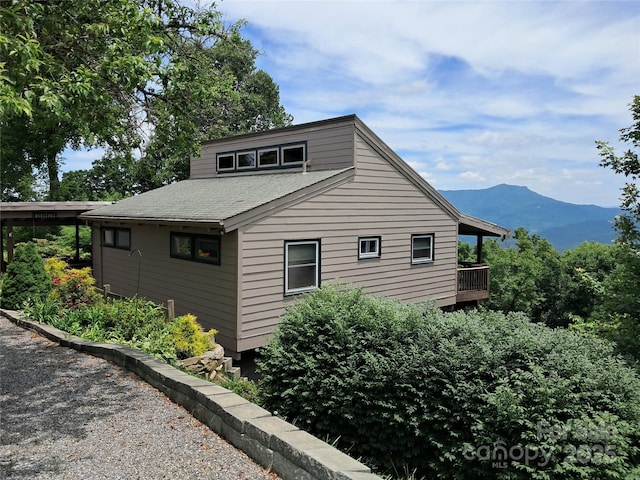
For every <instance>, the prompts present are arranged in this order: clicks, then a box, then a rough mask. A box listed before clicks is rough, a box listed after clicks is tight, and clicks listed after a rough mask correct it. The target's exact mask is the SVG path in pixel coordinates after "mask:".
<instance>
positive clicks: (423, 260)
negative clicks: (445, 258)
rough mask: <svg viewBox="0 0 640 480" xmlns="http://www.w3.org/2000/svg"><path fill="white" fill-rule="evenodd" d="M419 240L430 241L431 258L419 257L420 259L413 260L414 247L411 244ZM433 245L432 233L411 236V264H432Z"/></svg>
mask: <svg viewBox="0 0 640 480" xmlns="http://www.w3.org/2000/svg"><path fill="white" fill-rule="evenodd" d="M419 238H429V239H430V240H431V249H430V250H431V256H430V257H428V258H427V257H420V258H415V257H414V251H415V249H414V245H413V242H414V240H415V239H419ZM434 244H435V235H434V234H433V233H428V234H424V235H411V264H412V265H418V264H421V263H433V257H434V255H433V251H434Z"/></svg>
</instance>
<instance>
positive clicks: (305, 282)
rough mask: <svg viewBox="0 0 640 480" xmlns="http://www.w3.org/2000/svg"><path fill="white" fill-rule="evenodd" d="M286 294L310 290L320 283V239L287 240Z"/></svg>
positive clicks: (285, 247)
mask: <svg viewBox="0 0 640 480" xmlns="http://www.w3.org/2000/svg"><path fill="white" fill-rule="evenodd" d="M284 256H285V260H284V262H285V274H284V276H285V280H284V283H285V288H284V291H285V294H292V293H300V292H306V291H309V290H311V289H313V288H315V287H318V286H319V285H320V241H319V240H309V241H300V242H285V244H284Z"/></svg>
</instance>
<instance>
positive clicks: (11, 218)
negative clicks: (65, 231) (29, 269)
mask: <svg viewBox="0 0 640 480" xmlns="http://www.w3.org/2000/svg"><path fill="white" fill-rule="evenodd" d="M109 204H110V202H0V225H1V227H2V229H1V231H0V232H1V233H0V237H2V238H0V240H1V241H0V259H2V262H1V266H0V268H1V271H3V272H4V271H6V268H7V265H8V264H9V263H11V260H12V259H13V249H14V241H13V228H14V227H56V226H61V225H75V227H76V253H75V261H79V260H80V233H79V227H80V226H81V225H82V224H83V222H82V221H80V220H78V215H80V214H81V213H84V212H88V211H90V210H94V209H96V208H99V207H103V206H105V205H109ZM5 227H6V228H5ZM5 232H6V233H5ZM5 235H6V237H5ZM5 241H6V249H7V261H6V262H5V261H4V248H5Z"/></svg>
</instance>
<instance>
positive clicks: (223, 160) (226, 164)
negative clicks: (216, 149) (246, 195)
mask: <svg viewBox="0 0 640 480" xmlns="http://www.w3.org/2000/svg"><path fill="white" fill-rule="evenodd" d="M217 158H218V171H225V170H235V168H236V162H235V160H236V158H235V154H233V153H223V154H220V155H218V157H217Z"/></svg>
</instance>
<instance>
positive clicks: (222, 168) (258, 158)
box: [216, 142, 307, 173]
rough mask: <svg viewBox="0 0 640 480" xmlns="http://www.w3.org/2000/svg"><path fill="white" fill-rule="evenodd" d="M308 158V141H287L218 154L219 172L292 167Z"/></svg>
mask: <svg viewBox="0 0 640 480" xmlns="http://www.w3.org/2000/svg"><path fill="white" fill-rule="evenodd" d="M306 159H307V143H306V142H297V143H287V144H285V145H274V146H266V147H259V148H256V149H255V150H237V151H235V152H225V153H219V154H217V155H216V160H217V171H218V173H226V172H240V171H249V170H268V169H274V168H288V167H289V168H290V167H297V166H300V165H302V164H303V163H304V162H305V160H306Z"/></svg>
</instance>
